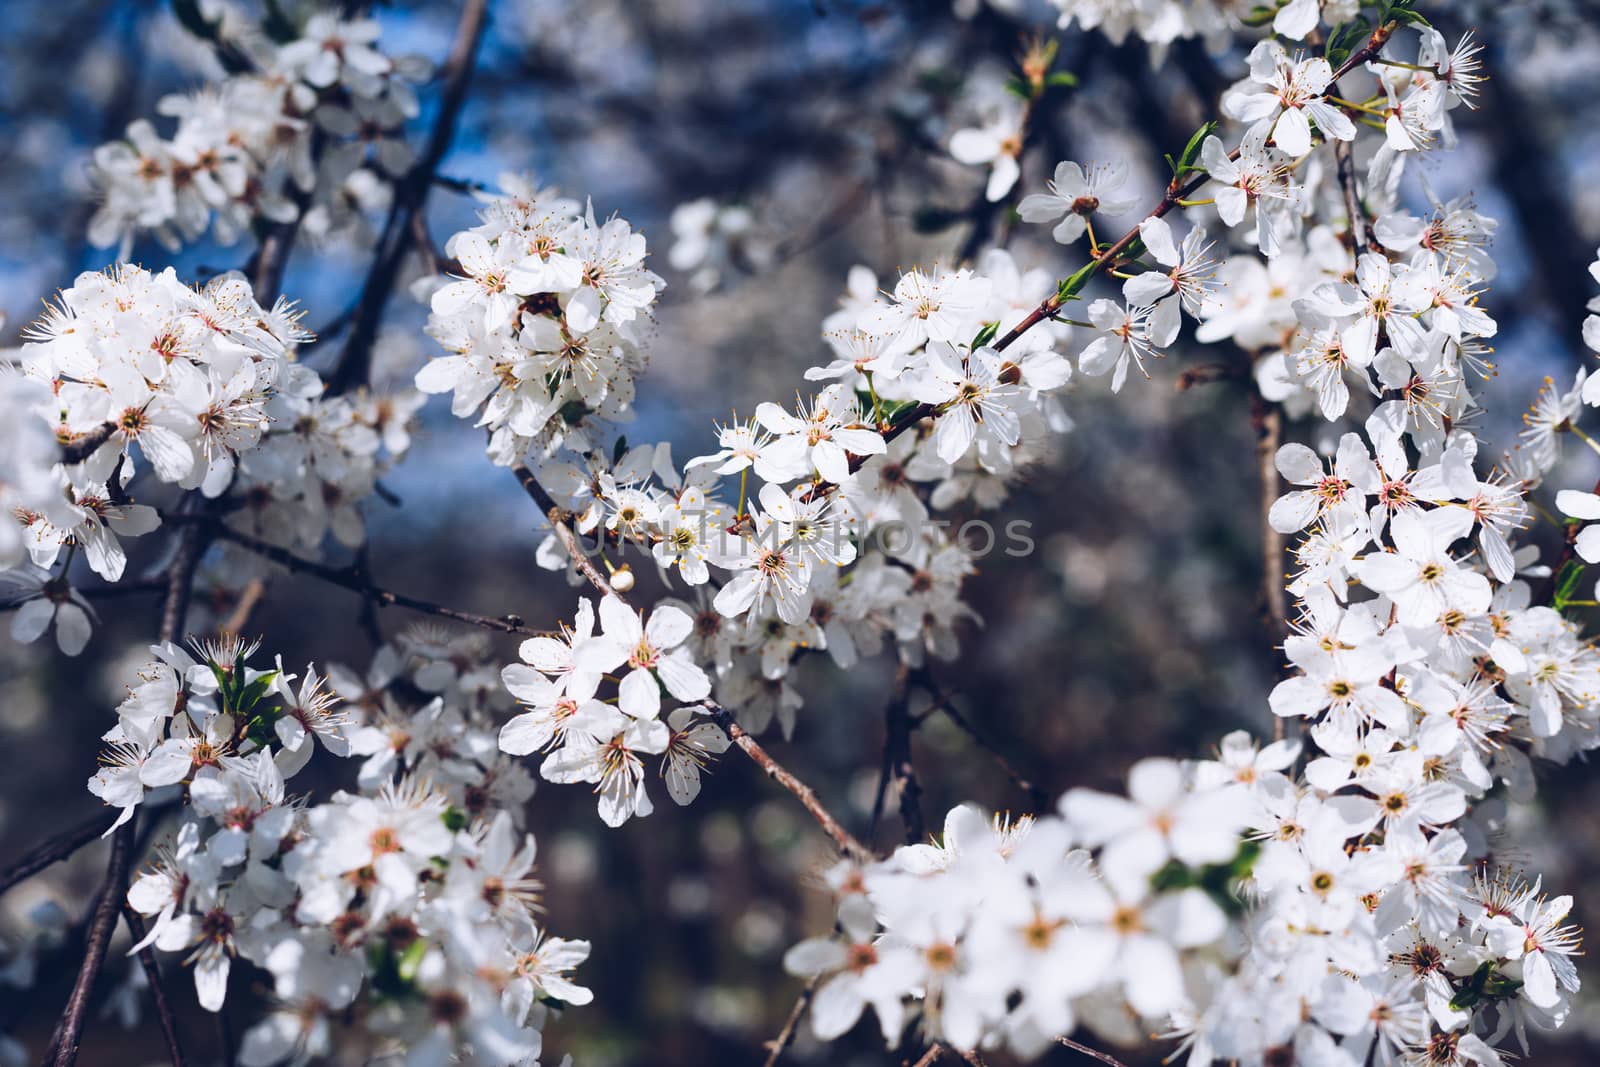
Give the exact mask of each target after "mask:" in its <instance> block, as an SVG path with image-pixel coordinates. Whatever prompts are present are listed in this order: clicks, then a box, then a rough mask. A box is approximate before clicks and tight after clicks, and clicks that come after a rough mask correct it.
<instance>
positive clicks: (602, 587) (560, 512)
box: [511, 463, 742, 603]
mask: <svg viewBox="0 0 1600 1067" xmlns="http://www.w3.org/2000/svg"><path fill="white" fill-rule="evenodd" d="M511 473H512V474H515V475H516V476H517V481H519V482H521V483H522V488H523V489H524V490H525V491H526V492H527V494H528V495H529V496H530V497H532V498H533V501H534V503H536V504H538V505H539V510H540V511H543V512H544V517H545V518H546V519H547V520H548V521H549V523H550V528H551V529H552V530H554V531H555V535H556V537H557V538H558V539H560V541H561V544H562V545H563V546H564V547H565V548H566V550H567V555H568V556H570V557H571V558H572V563H573V566H575V567H577V568H578V573H580V574H582V575H583V576H584V577H585V578H587V579H588V580H589V584H590V585H592V586H594V587H595V588H596V589H598V590H599V591H600V595H601V596H617V593H616V591H615V590H613V589H612V588H611V583H610V582H609V581H608V580H607V579H606V576H605V575H603V574H601V573H600V572H599V571H598V570H596V569H595V565H594V564H593V563H591V562H590V561H589V557H588V555H587V554H586V553H585V552H584V551H583V546H582V545H581V544H579V543H578V535H577V534H576V533H574V532H573V531H572V527H571V526H570V525H568V523H567V513H566V510H565V509H564V508H562V507H561V505H559V504H557V503H556V502H555V498H554V497H552V496H551V495H550V494H549V493H548V492H547V491H546V490H545V487H544V486H542V485H540V484H539V479H538V477H537V476H535V475H534V473H533V471H531V470H529V469H528V468H527V467H526V466H524V465H522V464H520V463H519V464H517V465H516V466H515V467H512V468H511ZM741 506H742V505H741ZM617 598H618V599H619V600H622V601H623V603H627V601H626V600H625V599H623V598H622V597H620V596H617Z"/></svg>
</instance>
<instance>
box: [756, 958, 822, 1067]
mask: <svg viewBox="0 0 1600 1067" xmlns="http://www.w3.org/2000/svg"><path fill="white" fill-rule="evenodd" d="M821 981H822V979H821V976H818V977H816V978H813V979H811V980H810V981H809V982H807V983H806V987H805V988H804V989H802V990H801V991H800V996H799V998H798V999H797V1000H795V1002H794V1007H793V1008H791V1009H789V1017H788V1018H787V1019H785V1020H784V1023H783V1029H782V1030H779V1031H778V1036H777V1037H775V1038H773V1039H772V1040H771V1041H770V1042H769V1043H768V1046H767V1047H768V1048H769V1049H770V1050H771V1051H770V1052H769V1053H768V1054H767V1059H766V1062H765V1063H764V1064H763V1065H762V1067H777V1064H778V1060H780V1059H782V1058H783V1053H784V1050H785V1049H787V1048H788V1047H789V1046H790V1045H791V1044H793V1043H794V1035H795V1034H796V1033H798V1032H799V1030H800V1020H801V1019H802V1018H804V1017H805V1013H806V1008H808V1007H810V1006H811V998H812V996H813V995H815V993H816V991H817V985H818V984H819V983H820V982H821Z"/></svg>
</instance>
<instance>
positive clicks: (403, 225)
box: [328, 0, 489, 394]
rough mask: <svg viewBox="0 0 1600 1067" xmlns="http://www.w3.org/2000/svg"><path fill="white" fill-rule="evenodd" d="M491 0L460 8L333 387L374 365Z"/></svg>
mask: <svg viewBox="0 0 1600 1067" xmlns="http://www.w3.org/2000/svg"><path fill="white" fill-rule="evenodd" d="M488 11H489V3H488V0H466V2H465V3H464V4H463V5H462V8H461V18H460V21H458V22H457V23H456V35H455V40H454V41H453V42H452V43H451V45H450V54H449V56H448V57H447V58H446V59H445V63H444V67H443V69H442V72H441V73H442V77H443V79H444V90H443V92H442V93H440V96H439V114H438V115H437V116H436V117H435V118H434V121H433V130H432V132H431V133H430V134H429V135H428V143H427V146H426V147H425V148H424V149H423V152H422V155H421V157H420V158H418V160H417V162H416V163H415V164H414V165H413V166H412V168H411V169H410V170H409V171H407V172H406V175H405V177H404V178H402V179H401V180H400V181H399V182H398V183H397V184H396V186H395V195H394V206H393V207H392V208H391V209H390V211H389V218H388V220H387V221H386V222H385V223H384V227H383V235H382V237H380V238H379V240H378V254H377V255H376V256H375V257H373V260H372V267H371V269H369V270H368V271H367V278H366V281H365V282H364V283H363V284H362V286H361V298H360V302H359V303H358V304H357V305H356V313H355V318H354V320H353V322H352V324H351V327H350V336H349V337H348V338H347V339H346V341H345V345H344V350H343V351H342V352H340V353H339V362H338V363H337V364H336V365H335V366H334V369H333V373H332V374H331V375H329V377H328V392H329V393H330V394H337V393H343V392H348V391H349V390H351V389H353V388H355V387H356V386H357V385H360V384H362V383H364V382H365V381H366V380H367V377H368V374H369V373H370V371H371V368H372V346H373V343H374V342H376V341H377V339H378V326H379V324H380V323H381V322H382V321H383V312H384V308H385V307H386V306H387V305H388V303H389V296H390V294H392V293H393V292H394V288H395V285H396V283H397V282H398V281H399V280H400V268H401V266H402V265H403V264H404V263H405V257H406V253H407V252H408V251H410V249H411V247H412V245H413V243H414V232H413V229H412V227H413V220H415V219H417V218H418V217H419V216H420V215H421V213H422V211H423V208H424V207H425V206H426V205H427V202H428V191H429V189H430V188H431V187H432V186H433V184H434V175H435V174H436V173H437V172H438V169H439V164H440V162H441V161H443V159H444V157H445V153H447V152H448V151H449V150H450V143H451V141H453V140H454V139H455V133H456V122H457V120H458V119H459V118H460V115H461V107H462V105H463V104H464V103H466V99H467V82H468V80H469V78H470V77H471V74H472V68H473V66H474V64H475V61H476V57H477V54H478V44H479V42H481V41H482V39H483V30H484V25H485V24H486V23H487V21H488Z"/></svg>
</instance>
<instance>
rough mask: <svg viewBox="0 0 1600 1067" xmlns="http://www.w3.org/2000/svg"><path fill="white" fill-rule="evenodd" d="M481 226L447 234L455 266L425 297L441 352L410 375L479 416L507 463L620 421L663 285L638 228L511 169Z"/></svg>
mask: <svg viewBox="0 0 1600 1067" xmlns="http://www.w3.org/2000/svg"><path fill="white" fill-rule="evenodd" d="M502 185H503V186H504V187H505V188H506V189H507V190H508V194H509V195H506V196H500V197H492V198H490V199H489V200H488V203H487V205H486V206H485V207H484V209H483V210H482V212H481V213H480V214H481V218H482V221H481V222H480V223H479V225H477V226H475V227H473V228H472V229H470V230H463V231H461V232H460V233H457V234H456V235H454V236H453V237H451V238H450V240H449V242H448V243H447V244H446V245H445V252H446V253H447V254H448V255H449V256H450V257H452V259H453V260H454V261H455V263H456V265H458V266H459V273H457V274H454V275H453V276H452V277H451V278H450V279H449V280H445V281H443V282H442V284H440V285H439V286H438V287H437V288H436V289H435V290H434V292H433V295H432V299H431V303H432V309H433V314H432V315H431V316H430V317H429V320H428V333H429V335H430V336H432V337H433V338H434V339H435V340H437V341H438V342H439V344H440V345H441V346H442V347H443V348H444V349H445V350H446V351H448V352H449V353H450V354H449V355H448V356H445V357H443V358H440V359H435V360H432V361H430V362H429V363H428V364H427V365H426V366H425V367H423V369H422V370H421V371H420V372H419V373H418V374H417V388H418V389H421V390H422V391H423V392H425V393H430V394H432V393H451V394H452V397H451V410H452V411H453V412H454V413H455V414H456V415H458V416H462V417H466V416H470V415H474V414H479V412H480V409H481V414H479V418H478V425H480V426H483V427H485V428H487V430H488V431H489V455H490V457H491V458H492V459H493V460H494V461H495V462H496V463H498V464H500V465H502V466H509V465H510V464H512V463H514V462H517V461H519V460H520V459H521V458H522V457H525V456H526V455H527V454H528V453H529V452H530V451H532V450H537V451H539V452H541V453H544V454H548V453H550V452H552V451H554V450H556V449H559V448H562V447H569V448H575V449H578V450H584V449H586V448H588V447H592V442H591V439H590V427H591V426H592V424H593V422H594V420H595V419H596V418H603V419H607V420H612V421H623V420H626V419H627V418H629V417H630V416H631V412H632V406H633V398H634V378H635V376H636V375H637V374H638V372H639V371H640V370H641V369H642V367H643V357H642V355H641V353H640V351H639V348H638V345H639V342H640V340H641V339H642V334H643V330H644V325H645V321H646V316H647V315H648V313H649V309H650V306H651V304H653V303H654V302H655V298H656V294H657V293H658V292H660V290H661V288H662V287H663V285H664V284H665V283H664V282H662V280H661V279H660V278H659V277H657V276H656V275H655V274H654V273H652V272H651V271H649V270H647V269H645V266H644V259H645V239H644V235H643V234H640V233H635V232H634V230H633V228H632V227H631V226H629V225H628V223H627V221H626V220H624V219H620V218H612V219H609V220H607V221H606V222H604V223H601V222H598V221H597V220H596V219H595V217H594V212H593V209H592V207H591V208H588V209H583V208H580V206H579V204H578V203H577V202H576V201H574V200H568V199H564V198H561V197H559V196H556V195H555V194H554V193H553V192H550V191H546V190H540V189H537V188H536V187H534V186H533V185H530V184H528V183H526V182H525V181H522V180H520V179H517V178H515V177H513V176H506V177H503V178H502Z"/></svg>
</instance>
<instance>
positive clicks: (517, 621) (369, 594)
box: [217, 526, 546, 637]
mask: <svg viewBox="0 0 1600 1067" xmlns="http://www.w3.org/2000/svg"><path fill="white" fill-rule="evenodd" d="M217 536H219V537H221V538H223V539H224V540H228V541H232V542H233V543H234V544H236V545H239V546H240V547H242V548H246V549H248V550H249V551H251V552H254V553H255V554H256V555H258V556H260V557H262V558H263V559H270V560H272V561H273V562H274V563H278V564H281V565H282V566H284V567H287V568H288V569H289V570H291V571H293V572H294V573H296V574H308V575H310V576H312V577H313V578H320V579H322V580H323V581H325V582H327V583H329V584H330V585H337V586H339V587H340V588H341V589H348V590H350V591H351V592H352V593H357V594H359V595H361V596H363V597H366V598H368V599H369V600H370V601H371V602H372V603H374V604H377V605H378V606H380V607H387V606H389V605H393V606H395V607H401V608H408V609H410V610H411V611H417V612H421V613H422V614H424V615H436V616H438V617H439V618H442V619H453V620H454V621H456V622H464V623H466V624H468V625H469V626H479V627H482V628H483V629H485V630H498V631H499V632H500V633H504V634H523V635H524V636H528V637H539V636H543V635H545V634H546V631H544V630H536V629H534V628H533V627H531V626H527V625H524V624H523V621H522V619H521V617H520V616H517V615H502V616H500V617H498V618H496V617H494V616H490V615H477V614H474V613H473V612H470V611H457V610H456V609H455V608H447V607H445V606H444V605H442V604H435V603H433V602H432V601H430V600H423V599H422V598H420V597H414V596H407V595H406V594H404V593H395V592H391V591H390V590H388V589H384V588H381V587H380V586H377V585H374V584H373V583H372V581H371V580H370V579H369V578H367V577H366V576H365V574H364V573H363V572H362V571H361V570H360V569H359V568H356V567H333V566H330V565H328V564H326V563H319V562H317V561H316V560H310V559H303V558H301V557H300V556H297V555H295V554H294V553H293V552H290V551H289V550H287V549H285V548H280V547H279V546H277V545H274V544H271V543H270V542H267V541H263V540H261V539H260V538H258V537H252V536H251V535H250V534H247V533H243V532H241V531H239V530H235V529H232V528H231V527H228V526H219V527H218V528H217Z"/></svg>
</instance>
